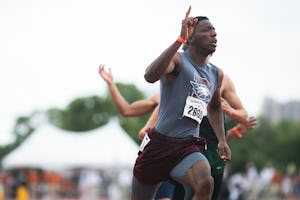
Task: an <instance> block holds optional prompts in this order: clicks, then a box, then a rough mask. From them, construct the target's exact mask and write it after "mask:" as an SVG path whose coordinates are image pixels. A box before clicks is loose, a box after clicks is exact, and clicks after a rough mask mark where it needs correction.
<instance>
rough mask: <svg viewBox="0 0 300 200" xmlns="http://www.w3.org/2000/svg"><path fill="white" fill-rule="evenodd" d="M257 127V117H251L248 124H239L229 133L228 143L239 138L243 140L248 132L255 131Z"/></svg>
mask: <svg viewBox="0 0 300 200" xmlns="http://www.w3.org/2000/svg"><path fill="white" fill-rule="evenodd" d="M255 126H256V119H255V117H249V119H248V120H247V122H246V123H244V124H237V125H236V126H234V127H233V128H231V129H230V130H228V131H227V134H226V139H227V141H229V140H232V139H233V138H236V137H239V138H241V137H242V136H243V135H244V134H245V133H246V132H248V131H250V130H252V129H254V127H255Z"/></svg>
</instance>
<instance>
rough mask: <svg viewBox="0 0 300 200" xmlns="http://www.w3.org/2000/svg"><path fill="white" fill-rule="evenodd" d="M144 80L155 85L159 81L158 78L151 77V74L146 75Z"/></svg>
mask: <svg viewBox="0 0 300 200" xmlns="http://www.w3.org/2000/svg"><path fill="white" fill-rule="evenodd" d="M144 79H145V80H146V81H147V82H148V83H155V82H156V81H157V79H156V78H154V77H153V76H151V75H149V74H145V75H144Z"/></svg>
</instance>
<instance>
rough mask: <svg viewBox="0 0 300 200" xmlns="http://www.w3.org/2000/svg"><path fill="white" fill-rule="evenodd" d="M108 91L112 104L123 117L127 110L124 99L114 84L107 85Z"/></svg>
mask: <svg viewBox="0 0 300 200" xmlns="http://www.w3.org/2000/svg"><path fill="white" fill-rule="evenodd" d="M108 89H109V92H110V95H111V97H112V100H113V102H114V104H115V105H116V107H117V109H118V111H119V113H120V114H121V115H122V116H125V114H126V111H128V109H129V104H128V102H127V101H126V99H125V98H124V97H123V96H122V95H121V93H120V91H119V90H118V88H117V86H116V84H115V83H110V84H108Z"/></svg>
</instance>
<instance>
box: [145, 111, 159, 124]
mask: <svg viewBox="0 0 300 200" xmlns="http://www.w3.org/2000/svg"><path fill="white" fill-rule="evenodd" d="M157 118H158V106H156V107H155V109H154V111H153V112H152V114H151V116H150V118H149V119H148V121H147V123H146V125H145V127H149V128H154V126H155V124H156V122H157Z"/></svg>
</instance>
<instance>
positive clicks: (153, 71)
mask: <svg viewBox="0 0 300 200" xmlns="http://www.w3.org/2000/svg"><path fill="white" fill-rule="evenodd" d="M190 12H191V6H190V7H189V9H188V10H187V12H186V14H185V18H184V19H183V20H182V25H181V32H180V37H181V38H183V39H188V38H189V36H190V35H191V33H192V30H193V28H194V25H195V24H196V23H197V21H198V20H197V19H194V18H193V17H189V15H190ZM180 46H181V43H180V42H179V41H178V40H176V41H175V42H173V44H171V46H169V48H167V49H166V50H165V51H164V52H163V53H162V54H161V55H160V56H159V57H158V58H156V59H155V60H154V61H153V62H152V63H151V64H150V65H149V66H148V67H147V69H146V72H145V74H144V78H145V80H146V81H147V82H149V83H154V82H156V81H158V80H160V79H162V80H164V81H172V80H173V79H174V78H175V77H174V75H173V74H174V73H172V72H176V73H178V72H179V71H180V63H181V59H180V56H179V54H178V53H177V51H178V49H179V47H180Z"/></svg>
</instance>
